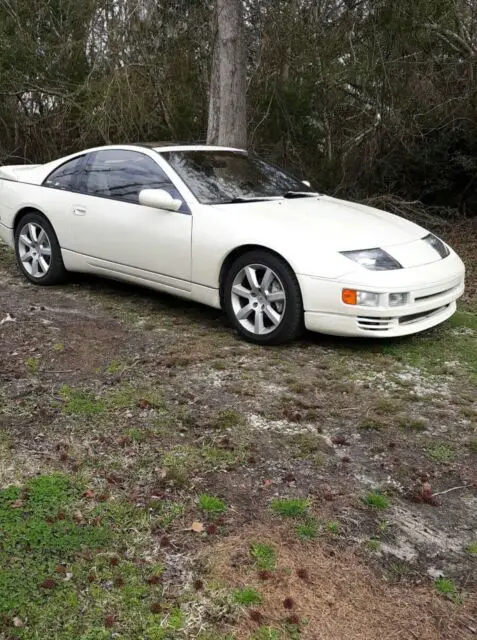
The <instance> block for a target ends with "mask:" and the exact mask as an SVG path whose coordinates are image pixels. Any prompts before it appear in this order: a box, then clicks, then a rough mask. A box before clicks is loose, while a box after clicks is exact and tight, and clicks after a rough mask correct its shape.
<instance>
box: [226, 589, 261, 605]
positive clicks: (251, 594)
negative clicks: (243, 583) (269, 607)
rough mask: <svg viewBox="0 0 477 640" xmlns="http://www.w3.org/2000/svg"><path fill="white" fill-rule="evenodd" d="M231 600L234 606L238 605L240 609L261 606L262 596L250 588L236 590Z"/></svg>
mask: <svg viewBox="0 0 477 640" xmlns="http://www.w3.org/2000/svg"><path fill="white" fill-rule="evenodd" d="M233 599H234V602H235V603H236V604H239V605H241V606H242V607H251V606H253V605H258V604H262V596H261V595H260V594H259V592H258V591H257V590H256V589H253V588H252V587H244V588H243V589H236V590H235V591H234V592H233Z"/></svg>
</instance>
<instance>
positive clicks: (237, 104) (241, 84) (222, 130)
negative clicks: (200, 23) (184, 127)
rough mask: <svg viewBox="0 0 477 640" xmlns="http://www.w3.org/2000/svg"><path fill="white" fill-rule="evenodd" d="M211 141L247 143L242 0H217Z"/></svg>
mask: <svg viewBox="0 0 477 640" xmlns="http://www.w3.org/2000/svg"><path fill="white" fill-rule="evenodd" d="M216 28H217V30H216V34H215V38H214V50H213V59H212V72H211V82H210V96H209V123H208V131H207V142H208V143H209V144H220V145H224V146H231V147H239V148H245V147H246V146H247V97H246V93H247V69H246V51H245V38H244V21H243V6H242V0H217V14H216Z"/></svg>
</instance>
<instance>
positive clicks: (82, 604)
mask: <svg viewBox="0 0 477 640" xmlns="http://www.w3.org/2000/svg"><path fill="white" fill-rule="evenodd" d="M84 488H85V487H84V486H83V485H81V484H78V483H75V482H73V481H72V480H71V479H70V478H68V477H67V476H64V475H61V474H51V475H42V476H38V477H35V478H33V479H31V480H29V481H28V483H27V484H26V485H24V486H22V487H19V486H11V487H8V488H6V489H3V490H2V491H1V492H0V529H1V532H2V533H1V536H0V637H3V635H2V634H5V633H6V634H7V635H6V637H8V638H11V639H13V638H18V639H22V640H34V639H37V638H50V637H54V638H55V639H57V640H71V639H72V638H78V639H81V640H84V639H85V638H87V639H96V638H105V639H106V638H108V639H109V638H111V637H112V636H111V633H115V634H117V635H118V636H119V637H121V638H124V639H125V640H126V639H127V640H135V639H136V638H138V637H147V638H160V639H162V638H166V637H167V638H168V637H170V636H169V634H173V633H174V632H175V631H178V630H179V629H180V628H181V627H182V625H183V615H182V612H181V611H180V609H179V608H178V607H177V606H175V605H174V604H173V603H172V602H171V601H163V599H162V591H161V587H160V585H159V586H156V581H155V580H154V581H150V580H149V578H150V576H151V575H154V576H160V574H161V572H162V570H163V569H162V567H161V566H159V565H155V564H151V563H148V564H146V565H145V564H144V563H140V564H136V562H135V561H134V558H133V557H132V558H130V557H128V558H126V557H125V556H124V555H123V552H122V549H124V548H128V547H130V546H131V543H132V540H131V539H130V536H131V524H130V523H134V527H135V529H136V532H137V533H139V532H140V530H141V528H144V527H147V520H145V519H143V517H142V513H141V511H138V510H137V509H135V508H134V507H131V506H130V505H127V504H123V503H120V502H101V503H94V504H92V503H91V499H88V500H86V499H85V498H84V497H83V492H84ZM138 550H139V547H138V545H137V542H136V551H138ZM113 560H114V562H113ZM159 612H160V615H158V614H159ZM13 618H15V619H16V620H19V621H20V625H19V626H17V627H14V626H13V622H12V621H13ZM109 628H111V629H112V631H110V630H108V629H109Z"/></svg>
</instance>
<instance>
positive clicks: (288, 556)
mask: <svg viewBox="0 0 477 640" xmlns="http://www.w3.org/2000/svg"><path fill="white" fill-rule="evenodd" d="M270 531H271V530H270V528H269V527H266V526H265V525H254V526H252V527H250V528H248V529H246V530H243V531H242V532H241V534H240V535H239V536H234V537H230V538H227V539H226V540H223V541H221V542H219V543H218V544H217V545H216V546H215V548H214V549H213V550H209V553H208V554H207V556H208V558H209V571H210V578H211V579H212V580H216V581H218V582H219V583H222V584H224V585H226V586H227V587H228V588H240V587H243V586H249V587H254V588H256V589H257V590H258V591H259V592H260V593H261V595H262V597H263V605H262V606H261V607H260V608H259V611H260V613H261V614H262V616H263V617H262V618H260V621H261V624H264V625H269V626H271V627H274V626H276V627H279V626H280V625H281V624H284V623H285V621H286V619H287V618H289V617H290V616H291V615H296V616H298V617H299V618H300V619H303V618H306V619H307V620H308V624H306V625H302V626H301V636H300V637H301V638H302V640H345V639H346V640H384V639H385V640H391V639H395V638H396V639H397V638H399V639H408V638H409V639H412V638H419V640H467V639H469V640H470V639H471V638H475V633H474V627H475V626H476V619H475V618H476V614H477V594H475V593H474V594H471V595H467V597H466V598H465V600H464V603H463V604H461V605H457V604H453V603H452V602H450V601H447V600H445V599H444V598H442V597H441V596H439V595H438V594H437V593H436V592H435V591H434V589H433V588H432V586H431V585H424V584H422V585H418V586H413V588H412V589H410V588H409V585H405V584H394V585H393V584H390V583H389V582H386V581H385V580H383V579H382V578H380V577H379V576H378V575H376V574H375V573H374V572H373V571H372V570H371V569H370V568H368V567H366V566H365V565H364V564H363V563H362V562H361V561H360V560H359V558H358V557H357V556H356V555H355V554H354V553H353V552H352V551H344V552H343V551H341V550H340V551H336V550H333V549H332V548H331V547H328V546H327V545H326V544H323V543H321V542H320V541H314V542H311V543H308V544H303V543H300V542H297V541H296V540H294V539H293V538H292V537H291V536H290V534H289V530H288V529H287V528H286V527H277V526H275V527H274V528H273V533H271V532H270ZM251 540H259V541H260V542H263V543H267V544H271V545H274V546H275V548H276V549H277V557H278V565H277V570H276V571H275V572H273V577H271V578H270V577H269V579H267V580H263V579H260V576H259V573H258V572H257V570H256V568H255V567H254V565H253V564H250V563H248V562H246V561H245V559H246V558H247V557H249V546H248V545H249V544H250V541H251ZM237 558H239V559H242V561H238V562H237ZM233 559H235V562H233ZM231 560H232V562H231ZM290 598H291V599H292V602H290V601H288V602H286V601H285V600H286V599H290ZM290 604H293V606H292V608H291V609H289V608H286V606H285V605H287V606H288V607H289V606H290ZM256 628H257V623H256V622H254V620H253V619H251V617H250V616H249V615H244V616H242V617H241V618H240V621H239V623H238V627H234V629H233V630H234V631H235V633H236V634H237V639H238V640H240V639H246V638H250V636H251V634H252V633H253V631H254V630H256Z"/></svg>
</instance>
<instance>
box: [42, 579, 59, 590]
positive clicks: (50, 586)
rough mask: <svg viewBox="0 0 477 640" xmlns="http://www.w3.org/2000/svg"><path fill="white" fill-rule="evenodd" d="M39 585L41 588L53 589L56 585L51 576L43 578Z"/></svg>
mask: <svg viewBox="0 0 477 640" xmlns="http://www.w3.org/2000/svg"><path fill="white" fill-rule="evenodd" d="M40 587H42V588H43V589H54V588H55V587H56V582H55V581H54V580H52V578H47V579H46V580H43V582H42V583H41V584H40Z"/></svg>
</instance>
